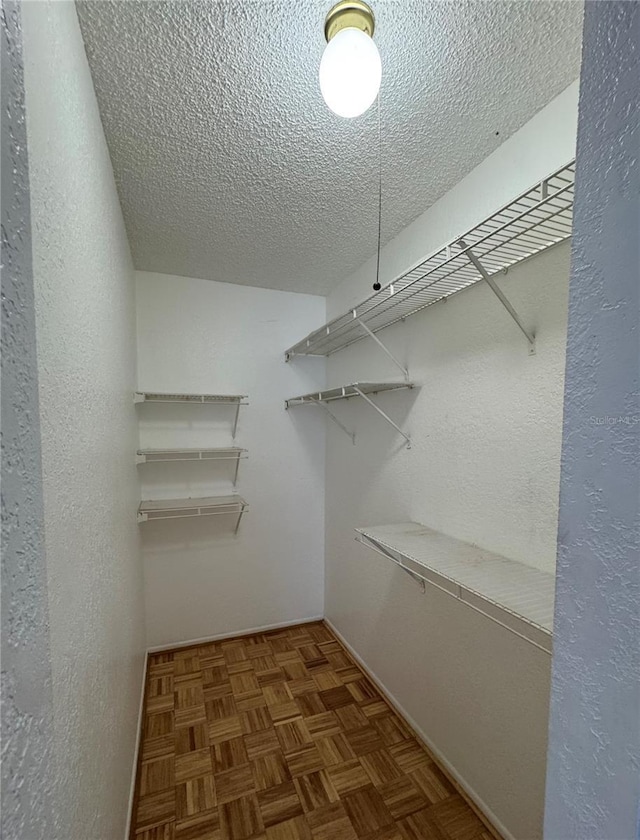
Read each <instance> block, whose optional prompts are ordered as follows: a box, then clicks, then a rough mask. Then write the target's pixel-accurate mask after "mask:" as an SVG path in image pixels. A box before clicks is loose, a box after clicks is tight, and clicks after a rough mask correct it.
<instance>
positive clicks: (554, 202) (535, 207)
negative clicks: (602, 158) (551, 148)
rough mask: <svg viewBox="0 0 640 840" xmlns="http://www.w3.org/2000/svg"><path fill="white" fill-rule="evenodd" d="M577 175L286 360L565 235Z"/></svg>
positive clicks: (338, 341)
mask: <svg viewBox="0 0 640 840" xmlns="http://www.w3.org/2000/svg"><path fill="white" fill-rule="evenodd" d="M574 181H575V162H571V163H570V164H568V165H567V166H564V167H563V168H562V169H559V170H558V171H557V172H555V173H554V174H553V175H550V176H549V177H548V178H546V179H545V180H544V181H542V182H541V183H538V184H536V185H535V186H534V187H532V188H531V189H529V190H527V192H525V193H523V194H522V195H521V196H519V197H518V198H516V199H515V201H512V202H510V203H509V204H507V205H505V206H504V207H503V208H502V209H501V210H499V211H498V212H497V213H494V214H493V215H492V216H490V217H489V218H488V219H486V220H485V221H483V222H482V223H481V224H479V225H477V226H476V227H474V228H472V229H471V230H469V231H467V232H466V233H464V234H463V235H461V236H458V237H456V238H455V239H454V240H452V241H451V242H449V243H448V244H447V245H445V246H444V247H443V248H441V249H440V250H438V251H436V252H435V253H433V254H432V255H431V256H429V257H427V258H426V259H425V260H422V261H421V262H419V263H418V264H417V265H414V266H413V268H411V269H409V271H407V272H405V273H404V274H402V275H401V276H400V277H397V278H396V279H395V280H394V281H393V282H391V283H388V284H387V285H386V286H384V288H382V289H381V290H380V291H378V292H375V293H374V294H372V295H370V296H369V297H368V298H366V299H365V300H364V301H363V302H362V303H361V304H359V305H358V306H356V307H354V308H352V309H350V310H349V311H348V312H346V313H345V314H344V315H340V316H339V317H337V318H334V319H333V320H332V321H329V322H328V323H327V324H325V325H324V326H323V327H320V329H317V330H314V331H313V332H311V333H309V335H308V336H307V337H306V338H304V339H303V340H302V341H299V342H298V343H297V344H295V345H294V346H293V347H290V348H289V350H287V351H286V353H285V357H286V359H287V360H288V359H290V358H291V357H293V356H329V355H331V354H332V353H335V352H337V351H338V350H342V349H343V348H345V347H348V346H349V345H350V344H353V343H354V342H356V341H360V339H362V338H366V337H367V335H368V334H370V332H373V333H376V332H378V331H379V330H382V329H384V328H385V327H389V326H391V324H395V323H396V322H397V321H400V320H404V319H405V318H408V317H409V316H410V315H414V314H415V313H416V312H419V311H420V310H421V309H424V308H425V307H427V306H430V305H431V304H433V303H437V302H438V301H439V300H442V299H443V298H447V297H449V296H450V295H453V294H455V293H456V292H461V291H462V290H463V289H466V288H468V287H469V286H472V285H473V284H474V283H477V282H478V281H479V280H482V279H483V278H484V279H486V278H487V276H489V277H492V276H493V275H495V274H498V273H499V272H503V271H506V269H508V268H509V267H510V266H513V265H516V264H517V263H520V262H522V261H523V260H526V259H528V258H529V257H532V256H534V255H536V254H539V253H541V252H542V251H545V250H546V249H547V248H550V247H552V246H553V245H557V244H558V243H560V242H563V241H564V240H566V239H568V238H569V237H570V236H571V230H572V224H573V193H574ZM478 264H480V267H481V268H482V269H483V271H481V270H479V267H478ZM483 272H484V273H483ZM363 326H364V327H365V329H363Z"/></svg>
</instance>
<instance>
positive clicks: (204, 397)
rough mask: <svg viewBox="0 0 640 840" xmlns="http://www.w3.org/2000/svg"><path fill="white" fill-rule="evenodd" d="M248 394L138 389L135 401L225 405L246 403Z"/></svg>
mask: <svg viewBox="0 0 640 840" xmlns="http://www.w3.org/2000/svg"><path fill="white" fill-rule="evenodd" d="M246 399H247V397H246V394H160V393H153V392H150V391H136V392H135V393H134V395H133V401H134V402H136V403H141V402H160V403H195V404H196V405H207V404H210V403H214V404H224V405H236V404H242V405H246V403H244V402H243V401H244V400H246Z"/></svg>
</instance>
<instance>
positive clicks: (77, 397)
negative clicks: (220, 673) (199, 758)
mask: <svg viewBox="0 0 640 840" xmlns="http://www.w3.org/2000/svg"><path fill="white" fill-rule="evenodd" d="M22 13H23V25H24V52H25V88H26V113H27V139H28V148H29V167H30V181H31V213H32V224H33V272H34V286H35V306H36V329H37V348H38V375H39V387H40V412H41V430H42V472H43V482H44V512H45V534H46V549H47V571H48V593H49V612H50V626H51V659H52V674H53V700H54V716H55V719H54V736H55V746H56V753H57V755H58V756H59V758H60V760H59V763H58V769H57V778H56V781H57V790H56V797H57V805H58V809H59V813H60V818H61V826H60V835H61V837H63V838H64V840H88V838H96V840H112V838H120V837H122V836H123V834H124V827H125V822H126V809H127V801H128V795H129V786H130V779H131V767H132V759H133V752H134V747H135V741H136V723H137V714H138V708H139V699H140V683H141V678H142V665H143V650H144V635H143V607H142V574H141V563H140V555H139V540H138V532H137V526H136V522H135V506H136V500H137V495H138V484H137V477H136V471H135V466H134V463H133V457H132V453H133V451H134V450H135V445H136V418H135V410H134V407H133V404H132V400H131V391H132V390H133V388H134V383H135V301H134V279H133V270H132V265H131V258H130V254H129V248H128V244H127V239H126V235H125V230H124V224H123V221H122V217H121V213H120V208H119V204H118V197H117V193H116V189H115V184H114V180H113V173H112V169H111V163H110V161H109V155H108V151H107V147H106V143H105V141H104V136H103V133H102V127H101V123H100V116H99V113H98V108H97V104H96V101H95V97H94V93H93V87H92V83H91V76H90V73H89V68H88V66H87V62H86V57H85V54H84V47H83V43H82V38H81V35H80V29H79V26H78V21H77V17H76V11H75V6H74V4H73V3H70V2H51V3H43V2H38V3H24V4H23V5H22Z"/></svg>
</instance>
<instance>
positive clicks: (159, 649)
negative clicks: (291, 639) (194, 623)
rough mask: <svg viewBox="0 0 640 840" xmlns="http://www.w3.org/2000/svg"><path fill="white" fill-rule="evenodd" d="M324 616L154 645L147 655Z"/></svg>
mask: <svg viewBox="0 0 640 840" xmlns="http://www.w3.org/2000/svg"><path fill="white" fill-rule="evenodd" d="M323 620H324V616H322V615H314V616H311V617H310V618H295V619H292V620H291V621H280V622H278V623H277V624H263V625H262V627H249V628H247V629H246V630H236V631H235V632H233V633H218V635H217V636H202V638H200V639H188V640H187V641H182V642H167V643H166V644H164V645H154V646H153V647H150V648H147V653H161V652H162V651H163V650H176V649H177V648H183V647H193V646H194V645H206V644H207V643H208V642H219V641H220V640H221V639H235V638H236V637H237V636H252V635H253V634H254V633H266V632H267V631H268V630H281V629H284V628H285V627H295V625H296V624H312V623H313V622H314V621H323Z"/></svg>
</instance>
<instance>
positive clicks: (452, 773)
mask: <svg viewBox="0 0 640 840" xmlns="http://www.w3.org/2000/svg"><path fill="white" fill-rule="evenodd" d="M324 621H325V624H326V625H327V626H328V627H329V628H330V630H331V632H332V633H334V634H335V636H336V638H337V639H339V640H340V643H341V644H342V645H344V647H345V648H346V649H347V650H348V651H349V653H350V654H351V656H352V657H353V658H354V659H355V661H356V662H357V663H358V665H359V666H360V667H361V668H362V670H363V671H364V672H365V674H366V675H367V676H368V677H369V679H370V680H371V681H372V682H373V683H375V685H376V686H377V687H378V689H379V690H380V692H381V693H382V694H383V695H384V697H385V698H386V700H387V702H388V703H389V705H390V706H392V707H393V708H394V709H395V710H396V711H397V712H398V714H399V715H400V716H401V717H403V718H404V720H406V722H407V723H408V724H409V726H410V727H411V728H412V729H413V730H414V732H415V733H416V735H417V736H418V738H419V739H420V740H421V741H422V742H423V744H424V745H425V747H426V748H427V749H428V750H429V752H431V753H433V755H434V757H435V758H436V759H437V763H438V764H439V765H440V767H441V769H442V770H443V771H444V772H445V774H446V775H447V776H449V777H450V779H451V781H452V782H453V784H454V785H455V787H456V788H457V789H458V791H459V792H460V795H461V796H462V797H463V798H464V799H465V800H466V801H467V802H468V804H469V805H470V806H471V808H473V810H474V811H475V812H476V813H477V815H478V817H480V819H481V820H482V821H483V823H485V825H486V826H487V828H488V829H489V830H490V831H491V832H492V834H494V836H495V837H496V838H497V840H516V838H515V837H514V836H513V834H511V832H510V831H509V830H508V829H507V828H506V826H505V825H504V824H503V823H502V822H501V821H500V820H499V819H498V817H497V816H496V815H495V814H494V813H493V811H492V810H491V808H489V806H488V805H487V804H486V802H484V801H483V800H482V797H480V796H478V794H477V793H476V792H475V790H474V789H473V788H472V787H471V786H470V785H469V784H468V783H467V782H466V781H465V780H464V779H463V778H462V776H461V775H460V774H459V773H458V772H457V770H456V769H455V767H453V765H451V764H450V763H449V762H448V761H447V759H446V758H445V757H444V756H443V755H442V753H441V752H440V750H439V749H438V748H437V747H436V746H435V744H433V742H432V741H431V739H430V738H429V737H428V736H427V735H426V734H425V733H424V732H423V730H422V729H421V727H420V726H419V725H418V724H417V723H416V721H415V720H414V719H413V718H412V717H411V715H410V714H409V713H408V712H407V711H406V710H405V709H404V708H403V706H402V704H401V703H400V702H399V701H398V700H397V699H396V698H395V697H394V695H393V694H392V693H391V692H390V691H389V689H388V688H387V687H386V685H385V684H384V683H383V682H382V680H381V679H379V678H378V677H377V676H376V674H375V673H374V672H373V671H372V670H371V668H369V666H368V665H367V663H366V662H365V661H364V660H363V659H362V657H361V656H360V655H359V654H358V653H357V652H356V651H355V650H354V648H353V647H352V646H351V645H350V644H349V642H348V641H347V640H346V639H345V637H344V636H343V635H342V633H341V632H340V631H339V630H338V628H337V627H336V626H335V624H333V622H332V621H330V620H329V619H328V618H326V617H325V619H324Z"/></svg>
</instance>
